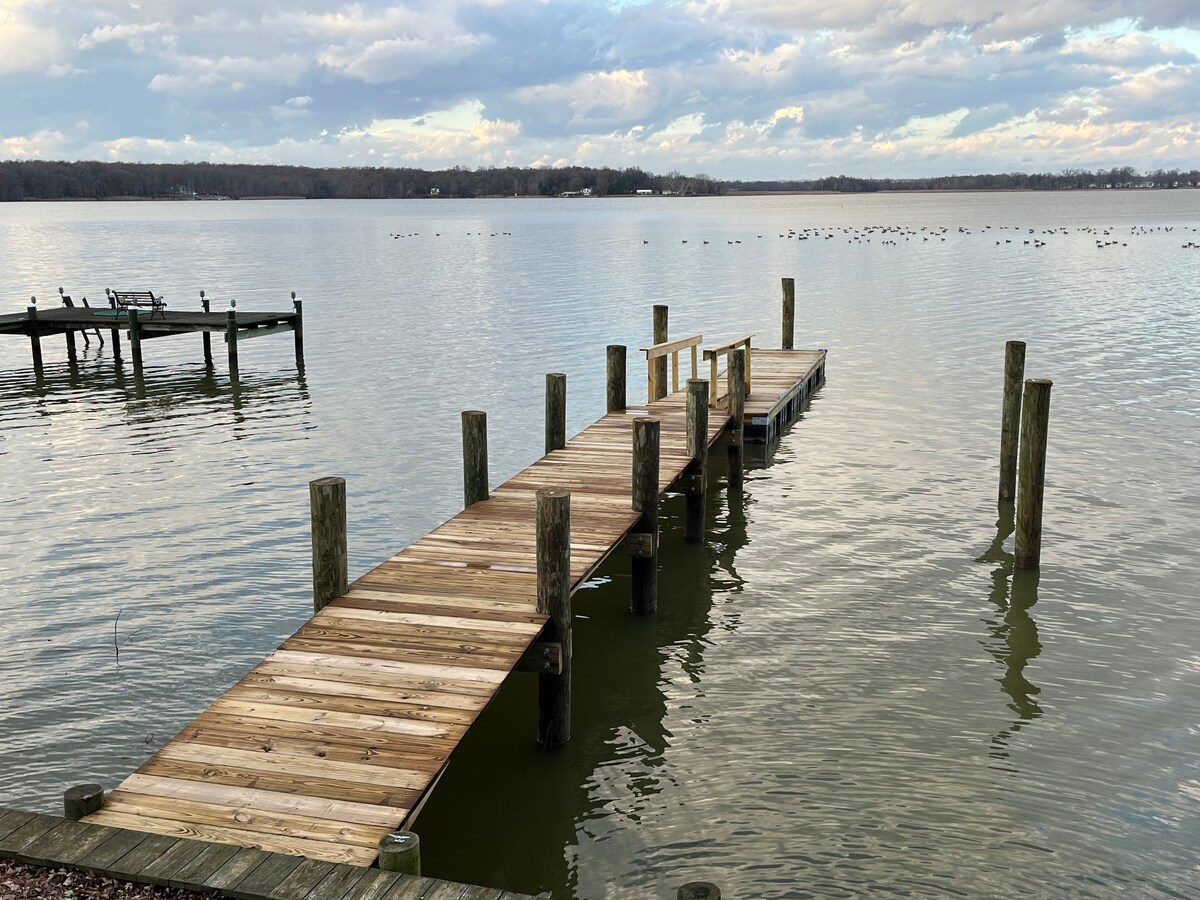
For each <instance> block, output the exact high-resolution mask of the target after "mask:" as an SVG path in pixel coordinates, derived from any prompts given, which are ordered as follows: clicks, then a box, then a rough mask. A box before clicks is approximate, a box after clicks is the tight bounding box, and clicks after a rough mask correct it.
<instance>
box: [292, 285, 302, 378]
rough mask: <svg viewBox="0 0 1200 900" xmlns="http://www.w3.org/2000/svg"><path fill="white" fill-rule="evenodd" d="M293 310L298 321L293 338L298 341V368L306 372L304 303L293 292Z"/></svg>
mask: <svg viewBox="0 0 1200 900" xmlns="http://www.w3.org/2000/svg"><path fill="white" fill-rule="evenodd" d="M292 309H293V310H294V311H295V313H296V319H295V321H294V322H293V323H292V337H293V338H294V339H295V341H296V368H297V369H299V370H300V371H304V301H302V300H301V299H300V298H299V297H297V296H296V292H295V291H292Z"/></svg>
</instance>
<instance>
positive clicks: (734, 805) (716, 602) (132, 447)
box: [0, 192, 1200, 898]
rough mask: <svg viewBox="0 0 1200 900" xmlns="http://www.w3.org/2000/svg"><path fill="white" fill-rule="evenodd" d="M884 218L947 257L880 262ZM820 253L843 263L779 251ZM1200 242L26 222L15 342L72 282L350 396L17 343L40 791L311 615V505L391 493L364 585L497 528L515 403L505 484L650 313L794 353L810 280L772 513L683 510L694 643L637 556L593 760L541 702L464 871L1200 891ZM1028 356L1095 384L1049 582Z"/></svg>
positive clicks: (838, 224) (24, 756)
mask: <svg viewBox="0 0 1200 900" xmlns="http://www.w3.org/2000/svg"><path fill="white" fill-rule="evenodd" d="M989 224H990V225H991V226H992V229H991V230H990V231H987V230H985V226H987V225H989ZM870 225H903V226H907V227H909V228H911V229H913V230H917V231H918V236H917V237H913V238H911V239H910V240H908V241H905V240H904V237H903V236H899V237H896V236H895V235H883V234H880V233H875V234H873V235H872V236H871V241H870V243H867V241H866V238H865V237H864V238H863V239H862V240H861V241H857V242H855V241H853V240H852V238H853V235H852V234H850V235H847V234H844V233H843V232H841V231H840V229H841V228H862V227H865V226H870ZM1001 226H1019V227H1020V228H1021V229H1022V231H1020V232H1016V231H1015V230H1014V228H1012V227H1010V228H1008V229H1006V230H1001ZM1166 226H1172V227H1173V228H1174V230H1173V231H1171V232H1166V231H1161V230H1160V231H1153V232H1151V233H1147V234H1143V233H1141V232H1140V230H1139V231H1138V232H1137V233H1133V234H1131V230H1132V229H1141V228H1142V227H1145V228H1147V229H1150V228H1159V227H1166ZM809 227H823V228H836V229H839V230H838V231H837V236H836V237H834V238H833V239H829V240H810V241H807V242H798V241H796V240H790V239H787V238H780V237H778V235H779V234H780V232H786V231H787V230H788V229H789V228H795V229H803V228H809ZM922 227H925V228H926V229H929V230H932V229H934V228H937V229H941V228H943V227H945V228H947V229H948V232H947V233H946V234H945V238H946V240H944V241H943V240H941V239H940V238H941V235H940V234H939V235H938V236H935V237H933V238H932V239H931V240H929V241H925V240H923V239H922V233H921V232H920V231H919V229H921V228H922ZM960 227H961V228H964V229H968V230H969V232H970V233H966V232H960V231H959V228H960ZM1060 227H1067V228H1070V229H1071V233H1070V234H1065V235H1064V234H1051V235H1043V234H1042V233H1041V232H1042V231H1043V230H1045V229H1057V228H1060ZM1083 227H1093V228H1097V229H1101V230H1103V229H1112V234H1111V235H1110V236H1107V237H1103V236H1102V237H1101V239H1102V240H1106V241H1111V240H1117V241H1118V243H1117V244H1116V245H1114V246H1109V247H1104V248H1097V246H1096V236H1093V235H1092V234H1089V233H1081V232H1079V230H1078V229H1080V228H1083ZM1030 228H1033V229H1035V230H1036V232H1037V233H1036V235H1033V234H1030V233H1029V232H1028V229H1030ZM1197 229H1200V194H1198V193H1195V192H1177V193H1153V194H1151V193H1122V194H1107V193H1105V194H1098V193H1091V194H1071V195H1039V194H1034V195H1029V194H1004V195H971V194H964V195H925V196H875V197H780V198H737V199H703V200H637V201H635V200H605V201H573V202H568V201H518V200H511V201H471V202H467V201H447V202H436V203H435V202H429V203H424V202H407V203H405V202H394V203H393V202H384V201H375V202H370V201H368V202H334V201H328V202H279V203H273V202H261V203H208V204H205V203H193V204H183V203H179V204H166V203H163V204H132V203H130V204H74V205H66V204H26V205H6V206H0V308H2V309H3V311H19V310H20V309H21V308H23V306H24V300H25V299H26V298H27V297H28V295H30V294H37V295H39V297H44V298H46V300H47V301H49V300H50V298H51V297H52V296H53V295H54V294H55V292H56V289H57V287H58V286H59V285H62V286H64V287H65V288H66V289H67V291H68V292H69V293H72V294H74V295H75V296H76V298H78V297H79V296H80V295H81V294H83V295H87V296H88V297H89V298H91V299H92V300H93V301H95V300H96V298H98V297H102V296H103V289H104V287H105V286H111V287H118V288H124V289H148V288H152V289H154V290H156V291H162V292H165V293H166V295H167V298H168V301H169V302H170V303H171V306H172V308H180V307H183V308H187V307H190V306H192V305H197V307H198V291H199V290H200V289H201V288H203V289H205V290H206V291H207V292H208V293H209V295H210V296H212V297H215V298H217V299H218V305H217V308H222V306H223V301H224V300H225V299H227V298H229V297H230V296H235V297H236V298H237V299H238V301H239V306H240V307H244V308H260V309H261V308H275V309H280V308H282V309H286V308H288V299H287V292H288V291H289V290H296V291H297V292H298V293H299V294H300V295H301V296H302V297H303V298H304V300H305V310H306V313H307V321H306V344H307V371H306V374H305V375H304V376H303V377H301V376H298V375H297V373H296V371H295V368H294V365H293V362H292V357H291V354H292V348H291V341H290V340H288V339H287V338H286V337H280V338H274V339H267V340H262V341H255V342H252V343H250V344H247V345H246V346H245V347H244V348H243V351H242V373H243V378H242V384H241V389H240V390H239V391H236V392H235V391H233V390H232V389H231V386H230V384H229V381H228V379H227V377H226V374H225V367H224V363H223V360H221V359H220V358H219V357H220V354H218V363H217V365H216V368H215V371H206V370H205V368H204V366H203V361H202V354H201V348H200V340H199V338H198V337H196V338H190V337H177V338H172V339H169V340H163V341H153V342H150V343H148V344H147V345H146V346H145V355H146V364H147V368H146V376H145V379H144V381H138V380H136V379H135V378H134V376H133V372H132V368H131V365H130V364H129V363H128V362H126V363H125V365H124V367H123V368H117V367H114V365H113V362H112V359H111V356H110V353H109V349H110V348H108V347H105V348H104V349H102V350H101V349H98V348H96V347H95V346H94V345H93V347H92V348H91V349H90V350H89V351H87V352H86V353H84V354H83V356H82V357H81V360H80V362H79V364H78V367H77V368H76V369H74V370H73V369H71V368H69V367H68V366H67V364H66V361H65V351H64V350H63V347H62V345H61V344H60V343H59V342H58V341H57V340H46V341H45V342H44V348H45V353H46V357H47V366H46V372H45V379H44V382H42V383H41V384H38V383H35V380H34V378H33V374H32V370H31V367H30V360H29V347H28V344H27V342H26V341H25V340H24V339H16V338H2V339H0V488H2V490H0V502H2V503H3V513H4V514H3V516H2V517H0V546H3V548H4V549H3V555H2V556H0V559H2V560H3V565H2V567H0V596H2V597H3V601H2V603H3V617H2V619H0V701H2V703H0V802H2V803H7V804H11V805H17V806H25V807H29V808H36V809H43V810H51V809H54V808H55V806H56V805H57V803H58V797H59V795H60V792H61V790H62V789H63V788H64V787H65V786H67V785H70V784H74V783H77V782H80V781H84V780H98V781H102V782H104V783H106V784H108V785H113V784H115V783H116V782H117V781H119V780H120V779H121V778H123V777H124V776H125V775H126V774H127V773H128V772H129V771H131V770H132V769H133V768H135V767H136V766H137V765H138V764H139V763H140V762H141V761H142V760H143V759H145V758H146V757H147V756H148V755H149V754H150V753H152V752H153V750H154V749H155V748H156V747H157V746H159V745H160V744H161V743H162V742H163V741H164V740H166V739H167V738H169V737H170V736H171V735H173V734H174V733H175V731H176V730H178V729H179V728H180V727H181V726H182V725H183V724H185V723H186V722H187V721H188V720H189V719H190V718H191V717H192V716H193V715H194V714H195V713H196V712H198V711H199V710H200V709H201V708H202V707H203V706H204V705H206V704H207V703H208V702H209V701H210V700H212V699H213V698H214V697H216V696H217V695H218V694H220V693H221V692H222V691H223V690H224V689H226V688H227V687H228V686H229V685H231V684H232V683H233V682H234V681H235V680H236V679H237V678H238V677H239V676H240V675H241V673H243V672H244V671H245V670H246V669H248V668H249V667H250V666H251V665H252V664H253V663H254V662H256V661H257V660H258V659H260V658H261V657H262V656H263V655H264V654H265V653H267V652H268V651H269V650H271V649H272V648H273V647H274V646H275V645H276V644H278V642H279V641H280V640H281V639H282V638H283V637H285V636H286V635H287V634H290V633H291V632H292V631H293V630H294V629H295V628H296V627H297V626H298V624H299V623H300V622H301V621H302V620H303V619H304V618H305V616H306V612H307V610H308V609H309V604H310V599H309V596H310V595H309V568H308V567H309V547H308V522H307V502H308V498H307V489H306V484H307V482H308V481H309V480H310V479H312V478H314V477H318V476H321V475H326V474H341V475H344V476H346V478H347V479H348V482H349V495H350V542H351V574H352V575H356V574H359V573H361V572H363V571H365V570H366V569H368V568H370V567H371V566H373V565H375V564H376V563H378V562H379V561H381V560H383V559H384V558H385V557H386V556H387V555H389V554H390V553H392V552H394V551H395V550H396V549H399V548H400V547H401V546H403V545H404V544H406V543H408V542H409V541H411V540H413V539H415V538H416V537H418V536H419V535H421V534H422V533H424V532H425V531H427V530H428V529H430V528H431V527H433V526H434V525H436V524H437V523H439V522H440V521H442V520H443V519H444V518H446V517H448V516H449V515H451V514H453V513H454V512H455V510H456V503H457V502H458V500H459V498H460V497H461V488H460V483H459V479H460V468H459V466H460V462H459V454H458V428H459V425H458V412H459V410H461V409H464V408H481V409H486V410H487V411H488V413H489V417H490V423H489V424H490V430H491V444H492V474H493V478H494V480H499V479H500V478H501V477H506V476H507V475H509V474H511V473H513V472H515V471H516V470H518V469H519V468H521V467H522V466H524V465H525V464H527V463H528V462H530V461H531V460H532V459H534V458H535V457H536V455H538V452H539V449H540V444H541V403H540V397H541V390H542V385H543V376H544V374H545V373H546V372H551V371H563V372H567V373H568V376H569V384H570V393H569V396H570V408H569V428H570V430H571V431H574V430H577V429H578V428H580V427H582V426H584V425H585V424H587V423H588V422H590V421H591V420H592V419H594V418H595V417H597V416H598V415H599V414H600V413H601V412H602V409H603V377H604V371H603V370H604V346H605V345H606V344H608V343H627V344H629V345H630V346H632V347H638V346H642V345H644V344H645V343H647V339H648V337H649V324H650V305H651V303H654V302H666V303H669V304H670V306H671V325H672V333H673V334H678V335H683V334H685V333H693V332H696V331H703V332H704V333H705V334H706V335H708V336H710V337H713V338H718V337H722V336H733V335H735V334H740V333H743V332H744V331H746V330H751V329H753V330H757V331H758V332H759V333H760V334H761V335H763V336H764V338H763V340H762V341H761V343H762V344H764V345H767V346H777V342H778V302H779V278H780V276H781V275H793V276H795V277H796V279H797V293H798V315H797V319H798V327H797V342H798V344H799V345H801V346H819V347H828V348H829V349H830V361H829V380H828V384H827V385H826V386H825V387H824V388H823V389H822V391H821V392H820V394H819V396H818V397H817V398H816V400H815V402H814V403H813V405H812V407H811V409H810V410H808V412H807V414H806V416H805V417H804V419H803V420H802V421H801V422H799V423H798V424H797V425H796V426H795V427H794V428H793V429H792V430H791V431H790V432H789V433H788V434H787V435H785V437H784V439H783V441H782V443H781V444H780V446H779V447H778V448H777V449H776V450H775V452H774V453H773V454H771V455H769V456H761V455H760V457H759V458H757V459H756V460H754V461H752V465H753V470H752V471H751V472H750V473H749V475H748V477H747V481H746V488H745V493H744V496H743V497H741V498H737V497H734V498H731V497H728V496H726V492H725V490H724V473H723V471H722V468H721V465H720V464H718V465H717V466H716V471H715V472H714V482H713V484H714V489H713V490H712V492H711V494H710V507H711V508H710V514H711V515H710V522H711V530H710V535H709V537H710V541H709V543H708V545H707V546H706V547H704V548H697V547H692V546H685V545H684V544H683V541H682V536H681V523H680V516H681V513H682V506H681V503H680V502H679V501H678V500H668V501H667V502H666V505H665V509H664V513H665V516H666V520H665V528H666V531H665V536H664V548H663V552H662V566H663V570H662V581H661V591H662V594H661V597H660V611H659V614H658V616H657V617H656V618H654V619H644V620H639V619H634V618H632V617H631V616H630V615H629V614H628V612H627V605H628V596H629V592H628V579H627V573H626V568H625V566H624V565H620V564H613V565H611V566H609V567H608V568H607V569H606V570H604V572H603V573H602V575H601V577H599V578H597V579H596V581H595V583H594V584H593V585H592V586H591V587H590V589H589V590H587V591H585V592H584V594H583V596H582V598H581V602H577V607H576V609H577V612H578V614H579V620H578V622H577V624H576V629H577V631H576V653H577V663H576V665H577V674H576V678H575V684H576V690H577V700H576V721H575V728H574V735H575V736H574V740H573V742H572V743H571V744H570V745H569V746H568V747H567V748H566V749H564V750H563V751H561V752H556V753H553V754H550V755H544V754H542V753H540V752H539V751H538V750H537V748H536V747H535V745H534V743H533V732H534V722H535V704H534V692H535V688H534V683H535V680H534V679H532V678H530V677H527V676H522V677H515V678H513V679H511V680H510V683H509V684H508V685H507V686H506V687H505V688H504V689H503V690H502V692H501V693H500V695H499V697H498V698H497V701H496V702H495V703H494V704H493V706H492V707H490V708H489V710H488V711H487V712H486V713H485V715H484V717H483V718H482V719H481V721H480V723H479V724H478V726H477V727H476V728H475V729H473V731H472V732H471V734H470V736H469V738H468V740H467V741H466V742H465V744H464V745H463V746H462V748H461V750H460V752H459V753H458V754H457V755H456V757H455V759H454V760H453V762H452V764H451V766H450V768H449V771H448V773H447V775H446V777H445V778H443V780H442V783H441V786H440V787H439V788H438V790H437V792H436V794H435V795H434V798H433V800H432V801H431V802H430V804H429V806H428V807H427V808H426V811H425V812H424V813H423V815H422V817H421V820H420V822H419V823H418V830H419V831H420V832H421V833H422V838H423V843H424V846H425V854H426V866H427V868H428V869H429V870H430V871H431V872H432V873H433V874H437V875H442V876H445V877H452V878H458V879H462V880H468V881H477V882H482V883H491V884H498V885H503V886H507V887H512V888H515V889H521V890H526V891H530V892H535V891H537V890H541V889H551V890H553V891H554V892H555V895H556V896H570V895H571V894H572V893H573V894H574V895H575V896H577V897H583V898H597V897H667V896H673V895H674V893H673V888H674V886H675V885H677V884H680V883H682V882H684V881H687V880H691V879H700V878H703V879H709V880H713V881H716V882H719V883H720V884H722V885H723V886H724V887H725V889H726V891H727V896H732V897H735V898H737V897H801V896H820V897H838V896H849V895H855V894H863V893H869V894H879V895H909V896H912V895H926V896H928V895H937V896H944V895H964V896H1000V895H1011V894H1014V893H1017V894H1028V895H1035V896H1064V895H1070V896H1102V897H1103V896H1115V895H1118V894H1129V893H1133V894H1137V895H1143V896H1160V895H1164V896H1195V895H1196V893H1197V892H1198V891H1200V871H1198V868H1197V866H1198V864H1200V856H1198V854H1197V851H1196V849H1195V848H1196V846H1197V838H1198V837H1200V758H1198V755H1197V747H1198V746H1200V624H1198V621H1200V620H1198V617H1197V615H1196V610H1195V604H1196V600H1197V598H1198V597H1200V575H1198V574H1197V572H1198V571H1200V566H1198V563H1200V552H1198V550H1197V547H1198V546H1200V454H1198V453H1197V438H1198V436H1200V429H1197V421H1198V416H1200V394H1198V392H1197V388H1196V381H1197V374H1198V372H1200V287H1198V286H1200V250H1185V249H1183V248H1182V247H1181V245H1182V244H1186V243H1187V242H1189V241H1198V242H1200V231H1197ZM929 230H927V231H926V232H924V234H925V235H927V234H929V233H930V231H929ZM493 233H495V235H494V236H493ZM391 234H402V235H408V236H406V237H403V238H398V239H397V238H392V237H390V235H391ZM758 235H761V237H759V236H758ZM1034 237H1037V238H1038V239H1044V240H1045V241H1046V242H1047V246H1045V247H1043V248H1035V247H1034V246H1033V245H1032V244H1030V245H1026V244H1025V243H1024V241H1025V240H1032V239H1033V238H1034ZM892 238H895V239H896V240H897V242H898V243H897V245H896V246H892V245H890V244H883V243H881V242H882V241H883V240H885V239H892ZM684 240H686V241H687V243H686V244H685V243H683V241H684ZM705 240H707V241H709V242H710V243H708V244H704V243H703V241H705ZM1009 240H1011V242H1012V243H1007V242H1006V241H1009ZM644 241H649V243H644ZM730 241H741V243H740V244H739V243H728V242H730ZM997 241H999V243H997ZM1010 338H1020V339H1025V340H1027V341H1028V342H1029V353H1028V362H1027V366H1026V374H1027V376H1029V377H1049V378H1053V379H1054V382H1055V386H1054V393H1053V403H1052V414H1051V428H1050V450H1049V463H1048V476H1047V487H1046V510H1047V512H1046V521H1045V543H1044V556H1043V562H1044V565H1043V567H1042V569H1041V572H1040V575H1038V574H1029V573H1022V575H1021V576H1018V577H1017V578H1016V579H1014V578H1013V575H1012V571H1011V555H1010V554H1011V550H1012V538H1011V536H1010V534H1009V530H1010V529H1009V527H1008V525H1007V524H1006V522H1005V517H1004V516H1003V514H1001V515H999V516H998V513H997V509H996V504H995V500H994V496H995V480H996V454H997V447H998V444H999V433H998V425H999V401H1000V397H999V388H1000V380H1001V379H1000V375H1001V366H1002V359H1003V345H1004V341H1005V340H1006V339H1010ZM217 346H218V348H220V347H221V346H222V345H220V344H218V345H217ZM632 371H638V370H637V369H636V367H634V368H633V369H632ZM631 381H632V383H635V384H640V382H638V381H637V380H636V379H631ZM118 649H119V656H118V654H117V652H116V650H118Z"/></svg>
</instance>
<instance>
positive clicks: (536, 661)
mask: <svg viewBox="0 0 1200 900" xmlns="http://www.w3.org/2000/svg"><path fill="white" fill-rule="evenodd" d="M562 663H563V648H562V644H561V643H559V642H558V641H538V642H537V643H535V644H531V645H530V646H529V649H528V650H526V651H525V652H524V653H523V654H521V658H520V659H519V660H517V664H516V666H515V667H514V668H513V671H514V672H536V673H537V674H539V675H561V674H562V670H563V665H562Z"/></svg>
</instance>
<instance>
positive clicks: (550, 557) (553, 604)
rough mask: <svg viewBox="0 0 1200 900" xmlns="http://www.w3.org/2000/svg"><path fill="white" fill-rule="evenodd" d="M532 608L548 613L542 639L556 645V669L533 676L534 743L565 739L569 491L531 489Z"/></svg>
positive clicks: (568, 708) (568, 707)
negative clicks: (533, 495) (534, 600)
mask: <svg viewBox="0 0 1200 900" xmlns="http://www.w3.org/2000/svg"><path fill="white" fill-rule="evenodd" d="M537 610H538V612H539V613H542V614H543V615H546V616H549V617H550V621H549V623H548V624H547V626H546V632H545V633H546V639H547V640H548V641H552V642H556V643H558V644H560V645H561V646H562V672H561V673H560V674H557V675H554V674H543V675H538V731H537V733H538V743H539V744H541V745H542V746H543V747H545V748H547V749H549V748H551V747H557V746H559V745H560V744H565V743H566V742H567V741H569V740H570V739H571V659H572V656H573V647H572V642H571V495H570V493H568V492H567V491H554V490H541V491H538V492H537Z"/></svg>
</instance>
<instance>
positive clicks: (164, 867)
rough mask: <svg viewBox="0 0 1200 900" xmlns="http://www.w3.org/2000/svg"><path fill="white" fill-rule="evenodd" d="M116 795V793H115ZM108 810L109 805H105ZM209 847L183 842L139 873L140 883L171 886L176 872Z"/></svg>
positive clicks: (190, 841)
mask: <svg viewBox="0 0 1200 900" xmlns="http://www.w3.org/2000/svg"><path fill="white" fill-rule="evenodd" d="M114 793H115V792H114ZM105 806H106V808H107V803H106V804H105ZM206 846H207V845H206V844H205V843H203V842H202V841H197V840H191V839H187V840H181V841H178V842H177V843H176V844H175V845H174V846H173V847H171V848H170V849H169V850H167V851H166V852H165V853H163V855H162V856H160V857H159V858H158V859H156V860H154V862H152V863H150V864H149V865H147V866H146V868H144V869H142V871H141V872H139V873H138V881H142V882H145V883H147V884H158V885H164V886H165V885H167V884H170V881H171V876H172V875H174V874H175V872H176V870H178V869H180V868H182V867H183V866H186V865H187V864H188V863H190V862H192V861H193V860H194V859H195V858H196V857H197V856H199V855H200V854H201V853H202V852H203V851H204V849H205V847H206Z"/></svg>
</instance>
